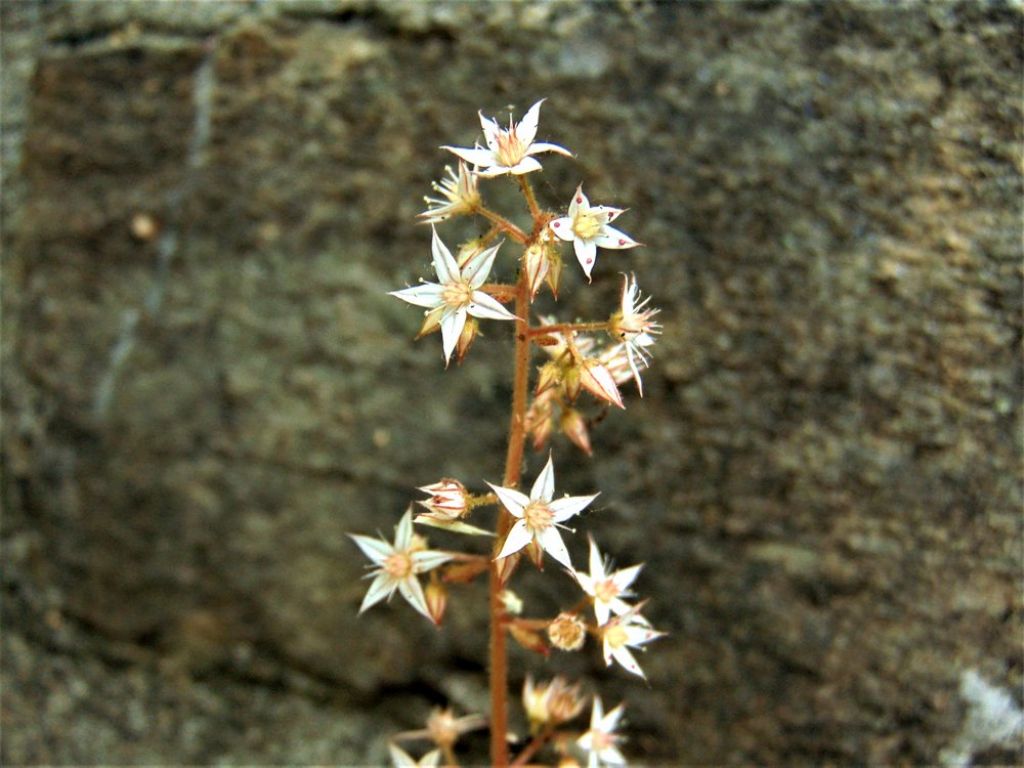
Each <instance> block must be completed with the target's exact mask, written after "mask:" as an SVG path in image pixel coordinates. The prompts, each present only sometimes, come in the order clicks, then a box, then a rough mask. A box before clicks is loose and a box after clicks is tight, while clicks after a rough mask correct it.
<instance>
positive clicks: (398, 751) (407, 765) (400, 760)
mask: <svg viewBox="0 0 1024 768" xmlns="http://www.w3.org/2000/svg"><path fill="white" fill-rule="evenodd" d="M388 751H389V752H390V753H391V765H392V768H416V766H417V765H418V763H417V762H416V761H415V760H413V759H412V757H411V756H410V755H409V753H408V752H406V751H405V750H404V749H402V748H401V747H400V746H398V745H397V744H388Z"/></svg>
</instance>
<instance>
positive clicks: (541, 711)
mask: <svg viewBox="0 0 1024 768" xmlns="http://www.w3.org/2000/svg"><path fill="white" fill-rule="evenodd" d="M583 704H584V701H583V697H582V696H580V685H579V683H577V684H576V685H569V683H568V681H567V680H566V679H565V678H563V677H555V678H553V679H552V680H550V681H549V682H547V683H540V684H539V685H534V683H533V678H532V677H529V676H527V678H526V682H525V683H524V684H523V709H525V710H526V717H527V719H528V720H529V721H530V726H531V729H537V728H538V727H540V726H545V725H552V726H554V725H561V724H562V723H566V722H568V721H570V720H572V719H573V718H574V717H576V716H577V715H578V714H579V713H580V712H582V711H583Z"/></svg>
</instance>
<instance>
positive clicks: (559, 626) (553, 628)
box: [548, 611, 587, 651]
mask: <svg viewBox="0 0 1024 768" xmlns="http://www.w3.org/2000/svg"><path fill="white" fill-rule="evenodd" d="M548 639H550V640H551V644H552V645H553V646H555V648H557V649H558V650H560V651H578V650H579V649H580V648H582V647H583V643H584V642H586V639H587V625H586V624H585V623H584V622H583V619H581V618H580V617H579V616H578V615H576V614H575V613H568V612H565V611H563V612H562V613H560V614H558V615H557V616H556V617H555V618H554V619H553V620H552V622H551V623H550V624H548Z"/></svg>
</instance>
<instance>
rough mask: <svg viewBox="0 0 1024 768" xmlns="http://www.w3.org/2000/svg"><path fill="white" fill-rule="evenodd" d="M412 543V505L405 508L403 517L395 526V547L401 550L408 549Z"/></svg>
mask: <svg viewBox="0 0 1024 768" xmlns="http://www.w3.org/2000/svg"><path fill="white" fill-rule="evenodd" d="M411 544H412V507H411V506H410V507H409V508H408V509H407V510H405V514H404V515H402V519H401V520H399V521H398V525H396V526H395V549H396V550H397V551H399V552H401V551H404V550H407V549H408V548H409V546H410V545H411Z"/></svg>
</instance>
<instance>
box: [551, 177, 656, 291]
mask: <svg viewBox="0 0 1024 768" xmlns="http://www.w3.org/2000/svg"><path fill="white" fill-rule="evenodd" d="M624 212H625V211H624V209H622V208H612V207H611V206H607V205H591V204H590V201H589V200H588V199H587V196H586V195H584V194H583V185H582V184H580V185H579V186H578V187H577V188H576V194H575V195H573V198H572V202H571V203H569V215H568V216H563V217H562V218H560V219H555V220H554V221H552V222H551V224H549V226H550V227H551V231H552V232H554V233H555V234H556V235H557V236H558V237H560V238H561V239H562V240H565V241H567V242H568V241H572V246H573V250H574V251H575V252H576V259H577V261H579V263H580V266H581V267H583V273H584V274H585V275H586V276H587V280H590V272H591V270H593V269H594V261H595V260H596V259H597V249H598V248H613V249H623V248H635V247H636V246H638V245H640V243H638V242H636V241H635V240H634V239H633V238H631V237H630V236H629V235H627V234H626V233H625V232H620V231H619V230H618V229H616V228H615V227H612V226H609V224H610V223H611V222H613V221H615V219H617V218H618V217H619V216H620V215H621V214H622V213H624Z"/></svg>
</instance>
